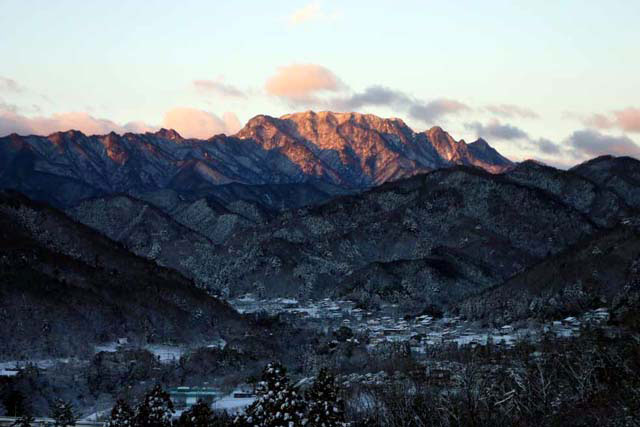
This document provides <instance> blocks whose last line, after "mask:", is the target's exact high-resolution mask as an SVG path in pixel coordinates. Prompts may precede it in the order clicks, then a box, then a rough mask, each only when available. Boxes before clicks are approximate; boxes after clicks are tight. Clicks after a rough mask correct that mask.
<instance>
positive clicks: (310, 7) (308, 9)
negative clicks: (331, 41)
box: [288, 1, 324, 25]
mask: <svg viewBox="0 0 640 427" xmlns="http://www.w3.org/2000/svg"><path fill="white" fill-rule="evenodd" d="M323 17H324V13H323V12H322V9H321V8H320V3H319V2H317V1H316V2H312V3H309V4H307V5H306V6H304V7H302V8H300V9H297V10H295V11H294V12H293V13H292V14H291V15H289V18H288V21H289V24H290V25H300V24H305V23H308V22H311V21H316V20H319V19H322V18H323Z"/></svg>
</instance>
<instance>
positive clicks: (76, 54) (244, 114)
mask: <svg viewBox="0 0 640 427" xmlns="http://www.w3.org/2000/svg"><path fill="white" fill-rule="evenodd" d="M305 8H306V9H305ZM301 10H307V11H308V13H307V14H306V15H305V14H304V13H302V17H301V18H300V19H299V20H298V21H301V22H298V23H293V22H292V19H293V18H292V17H293V16H294V14H295V13H296V12H298V11H301ZM304 16H306V17H307V19H304ZM639 21H640V2H639V1H637V0H629V1H607V2H604V1H584V0H583V1H555V2H550V1H549V2H541V1H490V0H485V1H455V2H443V1H428V0H424V1H397V2H390V1H331V0H325V1H316V2H313V1H312V2H309V1H301V2H296V1H234V2H231V1H204V0H203V1H180V2H176V1H159V0H157V1H123V0H121V1H114V0H111V1H101V0H92V1H86V0H85V1H71V0H56V1H46V0H40V1H35V0H0V58H2V60H1V61H0V78H3V79H5V83H6V81H7V80H6V79H11V81H13V82H15V83H17V84H18V85H19V88H18V89H16V88H15V87H8V83H7V84H5V85H4V87H3V86H2V85H0V105H5V107H4V108H5V109H7V108H11V109H12V111H13V114H17V115H20V116H21V117H22V116H23V117H26V118H31V117H36V116H38V117H45V118H46V117H49V116H50V115H52V114H55V113H67V112H87V113H89V114H90V115H91V116H93V117H96V118H100V119H109V120H112V121H114V122H115V123H118V124H124V123H126V122H130V121H143V122H145V123H148V124H151V125H161V124H163V120H164V119H163V117H164V115H165V113H166V112H167V111H169V110H171V109H172V108H175V107H190V108H195V109H199V110H205V111H207V112H211V113H214V114H215V115H217V116H222V114H223V113H224V112H233V113H235V114H236V115H237V117H238V118H239V120H240V122H242V123H244V122H245V121H246V120H247V119H249V118H250V117H252V116H253V115H255V114H258V113H266V114H272V115H281V114H284V113H288V112H291V111H293V110H304V109H309V108H318V107H322V106H325V105H326V104H322V105H318V104H317V99H318V97H320V98H322V99H325V98H330V97H332V96H333V97H335V96H341V97H348V96H349V95H352V94H354V93H358V92H361V91H364V90H366V88H368V87H371V86H384V87H386V88H388V89H391V90H393V91H395V92H402V93H404V94H406V95H408V96H410V97H412V98H414V99H415V100H416V101H417V102H424V103H429V102H430V101H433V100H438V99H443V98H444V99H449V100H455V101H457V102H459V103H461V104H464V105H466V106H467V107H468V108H467V109H464V110H461V111H459V112H457V113H451V114H442V115H441V116H438V117H437V118H435V119H434V120H433V121H432V123H428V122H427V121H423V120H416V119H415V118H411V117H409V116H408V114H407V111H404V110H403V108H402V107H400V108H398V107H397V105H389V106H383V105H363V106H361V107H358V110H359V111H362V112H372V113H376V114H380V115H383V116H397V117H401V118H404V119H406V121H407V122H408V123H409V124H410V125H411V126H412V127H413V128H414V129H415V130H417V131H420V130H423V129H425V128H428V127H430V125H431V124H441V125H442V126H443V127H444V128H445V129H447V130H449V131H450V133H451V134H452V135H453V136H454V137H456V138H465V139H467V140H469V139H474V138H475V136H476V132H481V133H482V132H486V133H487V134H486V135H485V136H486V139H487V140H489V141H490V143H492V144H493V145H495V146H496V147H498V148H499V149H500V150H501V151H504V152H505V153H507V154H508V155H511V156H512V157H516V158H521V157H539V158H543V159H547V160H551V161H557V162H562V161H563V159H565V158H567V156H568V155H570V154H571V153H568V152H567V149H568V148H567V147H569V148H570V149H571V150H573V149H574V148H575V147H574V145H575V144H578V145H577V146H580V147H582V148H584V144H583V145H580V142H576V141H574V139H575V138H573V139H572V135H573V132H575V131H578V130H583V129H587V128H593V130H592V131H590V132H591V134H592V136H593V137H594V138H596V139H598V138H600V139H599V140H597V141H595V142H596V143H603V141H605V142H606V141H607V140H602V138H605V137H610V138H612V139H610V140H608V141H610V143H611V144H614V145H615V144H618V143H620V144H623V146H624V147H627V150H631V151H633V150H634V149H635V145H633V142H640V133H638V132H640V129H638V130H636V128H635V121H634V117H633V114H635V109H637V108H640V77H638V76H640V54H639V53H640V48H639V46H640V29H639V28H638V22H639ZM292 64H316V65H319V66H321V67H324V69H326V70H329V71H330V72H331V73H333V75H335V76H337V78H338V79H339V80H340V81H341V82H342V83H344V86H342V87H341V89H340V91H338V92H331V93H328V92H325V93H322V92H318V93H316V94H315V95H318V97H315V98H314V99H313V100H311V99H308V100H306V101H300V100H297V101H296V102H292V101H291V100H289V101H287V98H286V97H283V96H274V95H273V94H269V93H267V91H265V82H266V81H267V80H268V79H269V78H270V77H272V76H273V75H274V74H276V72H277V71H278V68H279V67H282V66H288V65H292ZM196 80H212V81H217V82H222V83H224V84H225V85H229V86H233V87H235V88H237V89H239V90H240V91H242V92H243V93H244V94H245V97H228V96H227V97H225V96H218V95H216V94H214V93H203V92H202V91H198V90H196V88H195V87H194V84H193V82H194V81H196ZM499 104H510V105H515V106H518V107H521V108H523V109H528V110H531V111H532V112H535V113H536V114H537V115H538V116H539V117H537V118H531V117H518V116H514V115H511V117H508V116H505V115H496V114H495V113H492V112H490V111H488V110H487V109H486V107H487V106H490V105H499ZM615 111H627V112H630V114H631V115H632V117H631V118H630V120H631V122H630V123H629V121H628V120H627V121H624V122H620V120H617V117H618V116H616V115H615V113H614V112H615ZM594 114H602V115H604V117H605V118H606V120H605V121H604V123H602V122H598V123H599V124H597V125H596V124H594V123H596V121H595V120H591V119H592V115H594ZM638 114H639V117H638V123H640V111H638ZM625 117H627V116H625ZM495 120H497V121H498V122H495ZM492 121H493V122H492ZM476 122H479V123H476ZM474 123H475V125H474ZM492 123H493V125H496V124H499V125H500V126H502V127H503V128H504V126H506V125H510V126H512V127H517V128H518V129H519V130H521V131H524V132H526V133H527V137H526V138H524V137H523V138H520V139H515V138H514V137H513V135H512V134H510V135H511V136H509V138H511V139H509V138H506V139H504V138H500V137H499V135H502V134H500V133H497V132H492V131H491V130H488V129H495V127H496V126H494V127H493V128H492V127H491V126H490V125H491V124H492ZM478 125H481V127H480V126H478ZM639 126H640V125H639ZM479 129H480V130H479ZM501 129H502V128H501ZM1 130H2V129H0V131H1ZM503 130H504V129H503ZM494 133H495V134H496V135H498V136H497V137H496V136H494V137H492V135H493V134H494ZM538 138H545V139H548V140H551V141H553V142H555V143H556V144H558V145H559V146H560V148H561V151H560V152H555V151H553V150H551V151H549V152H547V153H544V152H540V150H538V148H537V146H536V145H535V143H534V142H535V141H537V140H538ZM625 138H626V139H625ZM627 140H628V141H627ZM590 142H593V141H590ZM629 142H631V144H632V145H629V144H628V143H629ZM624 144H627V145H624ZM582 148H581V149H582ZM615 148H616V149H619V148H620V147H619V146H617V145H616V147H615ZM583 151H584V150H583ZM572 153H573V151H572ZM630 154H634V155H635V154H636V153H635V152H631V153H630ZM581 155H582V154H581ZM567 162H570V160H567Z"/></svg>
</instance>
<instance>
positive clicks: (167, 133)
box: [152, 128, 184, 141]
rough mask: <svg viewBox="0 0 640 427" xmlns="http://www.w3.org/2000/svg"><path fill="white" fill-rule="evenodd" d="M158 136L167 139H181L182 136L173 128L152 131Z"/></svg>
mask: <svg viewBox="0 0 640 427" xmlns="http://www.w3.org/2000/svg"><path fill="white" fill-rule="evenodd" d="M152 135H155V136H157V137H158V138H162V139H168V140H169V141H182V140H183V139H184V138H183V137H182V136H181V135H180V134H179V133H178V132H177V131H175V130H174V129H165V128H161V129H160V130H159V131H157V132H154V133H152Z"/></svg>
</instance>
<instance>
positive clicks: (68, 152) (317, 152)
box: [0, 111, 513, 209]
mask: <svg viewBox="0 0 640 427" xmlns="http://www.w3.org/2000/svg"><path fill="white" fill-rule="evenodd" d="M452 165H475V166H479V167H482V168H484V169H486V170H488V171H490V172H493V173H499V172H503V171H505V170H507V169H509V168H511V167H512V166H513V164H512V162H510V161H509V160H508V159H506V158H504V157H503V156H501V155H500V154H499V153H498V152H497V151H495V150H494V149H493V148H491V147H490V146H489V145H488V144H487V143H486V142H485V141H484V140H478V141H476V142H473V143H471V144H467V143H465V142H464V141H456V140H454V139H453V138H452V137H451V136H450V135H449V134H448V133H446V132H445V131H443V130H442V129H441V128H439V127H434V128H431V129H429V130H428V131H426V132H419V133H416V132H414V131H413V130H411V129H410V128H409V127H408V126H407V125H406V124H405V123H404V122H403V121H402V120H400V119H382V118H379V117H376V116H373V115H364V114H357V113H331V112H320V113H315V112H311V111H310V112H305V113H298V114H291V115H285V116H282V117H280V118H274V117H270V116H264V115H260V116H257V117H254V118H253V119H251V120H249V122H248V123H247V124H246V126H245V127H244V128H243V129H242V130H240V131H239V132H238V133H237V134H236V135H233V136H225V135H217V136H214V137H212V138H210V139H208V140H195V139H185V138H182V137H181V136H180V135H179V134H178V133H177V132H175V131H173V130H166V129H161V130H160V131H158V132H156V133H145V134H133V133H126V134H124V135H118V134H115V133H110V134H108V135H98V136H87V135H84V134H82V133H81V132H78V131H67V132H58V133H54V134H52V135H49V136H47V137H43V136H19V135H16V134H12V135H9V136H7V137H4V138H0V187H2V188H12V189H15V190H17V191H20V192H22V193H24V194H25V195H27V196H29V197H31V198H33V199H36V200H42V201H46V202H48V203H50V204H52V205H54V206H56V207H59V208H68V207H71V206H74V205H76V204H77V203H78V202H79V201H81V200H84V199H87V198H92V197H99V196H105V195H109V194H117V193H126V194H128V195H131V196H134V197H138V198H148V197H155V198H156V199H165V198H170V197H172V196H175V195H176V194H177V195H179V196H180V197H181V198H182V199H186V200H190V201H193V200H197V199H200V198H209V199H217V200H218V201H222V202H223V203H228V202H231V201H234V200H247V199H252V198H256V197H257V199H258V201H259V202H260V204H262V205H264V206H267V207H270V208H273V209H282V208H290V207H297V206H302V205H306V204H309V203H317V202H320V201H324V200H327V199H329V198H330V197H332V196H335V195H338V194H346V193H351V192H359V191H362V190H364V189H367V188H371V187H373V186H376V185H380V184H382V183H384V182H388V181H393V180H397V179H400V178H406V177H409V176H413V175H415V174H418V173H424V172H428V171H431V170H434V169H439V168H442V167H447V166H452ZM281 185H285V186H286V187H285V188H284V189H282V188H280V186H281ZM256 186H258V189H257V190H256ZM256 192H259V193H260V195H259V196H256V195H255V193H256ZM247 193H249V194H247ZM250 193H254V194H253V195H252V194H250ZM156 203H157V202H156Z"/></svg>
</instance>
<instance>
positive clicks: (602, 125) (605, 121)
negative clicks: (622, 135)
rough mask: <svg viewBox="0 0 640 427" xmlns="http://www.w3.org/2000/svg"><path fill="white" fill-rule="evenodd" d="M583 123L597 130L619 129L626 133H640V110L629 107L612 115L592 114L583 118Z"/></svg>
mask: <svg viewBox="0 0 640 427" xmlns="http://www.w3.org/2000/svg"><path fill="white" fill-rule="evenodd" d="M582 123H584V124H585V125H586V126H589V127H593V128H596V129H612V128H617V129H621V130H623V131H625V132H640V108H634V107H627V108H625V109H622V110H616V111H612V112H611V113H610V114H600V113H598V114H592V115H590V116H588V117H583V118H582Z"/></svg>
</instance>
